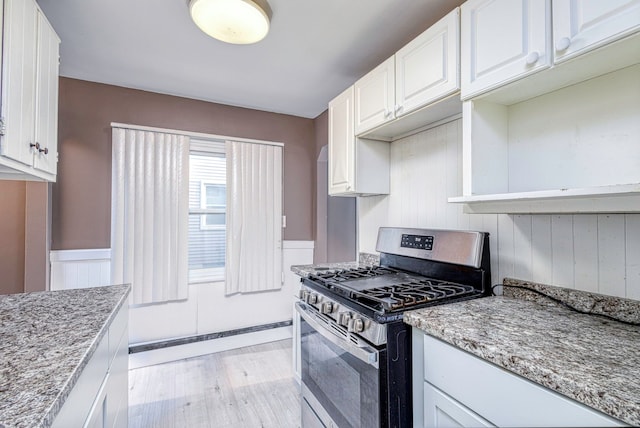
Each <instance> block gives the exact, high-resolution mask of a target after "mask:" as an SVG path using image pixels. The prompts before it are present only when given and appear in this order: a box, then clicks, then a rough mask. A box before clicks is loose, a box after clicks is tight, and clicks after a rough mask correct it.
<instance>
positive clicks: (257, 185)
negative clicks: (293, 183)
mask: <svg viewBox="0 0 640 428" xmlns="http://www.w3.org/2000/svg"><path fill="white" fill-rule="evenodd" d="M226 153H227V251H226V263H225V264H226V269H225V287H226V288H225V293H226V294H227V295H229V294H235V293H251V292H257V291H267V290H278V289H280V288H281V287H282V147H280V146H272V145H264V144H252V143H240V142H235V141H233V142H232V141H227V142H226Z"/></svg>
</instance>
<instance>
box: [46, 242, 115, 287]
mask: <svg viewBox="0 0 640 428" xmlns="http://www.w3.org/2000/svg"><path fill="white" fill-rule="evenodd" d="M50 258H51V285H50V289H51V290H68V289H71V288H88V287H99V286H102V285H111V250H110V249H109V248H106V249H90V250H56V251H51V255H50Z"/></svg>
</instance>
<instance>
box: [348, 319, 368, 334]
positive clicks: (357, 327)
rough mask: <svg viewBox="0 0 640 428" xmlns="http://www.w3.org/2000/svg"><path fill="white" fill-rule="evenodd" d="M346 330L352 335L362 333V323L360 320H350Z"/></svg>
mask: <svg viewBox="0 0 640 428" xmlns="http://www.w3.org/2000/svg"><path fill="white" fill-rule="evenodd" d="M347 330H349V331H350V332H352V333H360V332H362V331H363V330H364V321H362V318H352V319H351V320H349V326H348V327H347Z"/></svg>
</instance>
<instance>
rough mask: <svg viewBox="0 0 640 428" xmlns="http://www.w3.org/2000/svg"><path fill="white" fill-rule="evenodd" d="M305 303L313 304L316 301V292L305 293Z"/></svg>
mask: <svg viewBox="0 0 640 428" xmlns="http://www.w3.org/2000/svg"><path fill="white" fill-rule="evenodd" d="M307 303H308V304H310V305H315V304H316V303H318V295H317V294H316V293H309V294H307Z"/></svg>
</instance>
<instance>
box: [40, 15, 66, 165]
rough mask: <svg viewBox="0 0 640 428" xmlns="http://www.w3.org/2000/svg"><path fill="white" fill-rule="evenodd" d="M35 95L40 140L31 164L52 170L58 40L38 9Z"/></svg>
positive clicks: (55, 119) (56, 129) (56, 110)
mask: <svg viewBox="0 0 640 428" xmlns="http://www.w3.org/2000/svg"><path fill="white" fill-rule="evenodd" d="M37 45H38V49H37V61H36V62H37V70H36V81H37V94H38V96H37V99H36V116H35V117H36V123H35V141H36V142H37V143H39V144H40V149H39V151H38V152H37V153H36V154H35V158H34V162H33V166H34V168H37V169H40V170H42V171H45V172H48V173H50V174H54V175H55V173H56V164H57V158H58V153H57V152H58V64H59V54H58V52H59V46H60V40H59V39H58V36H57V35H56V33H55V31H54V30H53V28H51V25H50V24H49V22H48V21H47V19H46V18H45V17H44V15H43V14H42V13H41V12H39V13H38V44H37Z"/></svg>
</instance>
